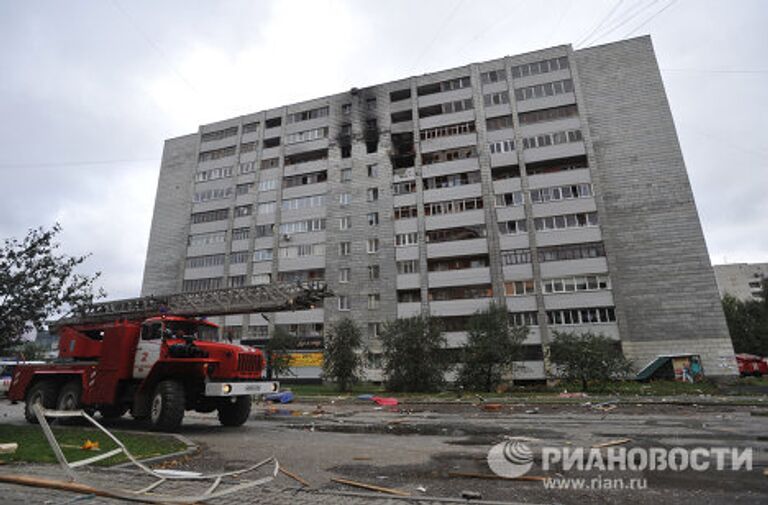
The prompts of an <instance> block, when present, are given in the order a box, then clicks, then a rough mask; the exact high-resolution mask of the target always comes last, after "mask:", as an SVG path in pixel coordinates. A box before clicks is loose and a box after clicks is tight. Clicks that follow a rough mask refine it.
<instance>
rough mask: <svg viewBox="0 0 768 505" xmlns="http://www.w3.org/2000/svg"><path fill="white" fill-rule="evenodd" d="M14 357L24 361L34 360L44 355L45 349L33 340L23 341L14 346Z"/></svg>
mask: <svg viewBox="0 0 768 505" xmlns="http://www.w3.org/2000/svg"><path fill="white" fill-rule="evenodd" d="M15 354H16V357H17V358H18V359H19V360H24V361H36V360H41V359H43V358H44V357H45V349H43V348H42V347H40V346H39V345H37V344H36V343H35V342H24V343H23V344H21V345H20V346H19V347H17V348H16V352H15Z"/></svg>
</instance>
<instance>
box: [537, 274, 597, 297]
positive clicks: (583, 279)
mask: <svg viewBox="0 0 768 505" xmlns="http://www.w3.org/2000/svg"><path fill="white" fill-rule="evenodd" d="M541 286H542V290H543V291H544V293H546V294H551V293H572V292H574V291H601V290H606V289H611V282H610V279H609V277H608V276H607V275H605V274H594V275H580V276H569V277H558V278H554V279H543V280H542V281H541Z"/></svg>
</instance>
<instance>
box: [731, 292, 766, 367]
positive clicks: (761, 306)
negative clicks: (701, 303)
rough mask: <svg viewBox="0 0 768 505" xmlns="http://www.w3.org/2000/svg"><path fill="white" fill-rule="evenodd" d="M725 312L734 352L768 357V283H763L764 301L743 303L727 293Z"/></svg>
mask: <svg viewBox="0 0 768 505" xmlns="http://www.w3.org/2000/svg"><path fill="white" fill-rule="evenodd" d="M723 311H724V312H725V320H726V322H727V323H728V332H729V333H730V334H731V340H732V341H733V349H734V351H736V352H737V353H748V354H757V355H758V356H768V282H765V281H763V292H762V300H747V301H742V300H739V299H738V298H736V297H734V296H732V295H730V294H728V293H726V294H725V296H724V297H723Z"/></svg>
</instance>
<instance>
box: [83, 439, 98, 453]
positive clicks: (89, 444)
mask: <svg viewBox="0 0 768 505" xmlns="http://www.w3.org/2000/svg"><path fill="white" fill-rule="evenodd" d="M80 448H81V449H82V450H84V451H100V450H101V448H100V447H99V442H98V441H93V440H88V439H86V440H85V442H83V445H81V446H80Z"/></svg>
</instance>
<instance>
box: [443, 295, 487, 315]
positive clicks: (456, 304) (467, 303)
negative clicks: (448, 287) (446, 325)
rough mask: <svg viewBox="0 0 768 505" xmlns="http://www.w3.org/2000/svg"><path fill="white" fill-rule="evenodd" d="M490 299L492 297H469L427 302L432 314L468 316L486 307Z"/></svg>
mask: <svg viewBox="0 0 768 505" xmlns="http://www.w3.org/2000/svg"><path fill="white" fill-rule="evenodd" d="M492 300H493V298H471V299H467V300H442V301H436V302H429V311H430V313H431V314H432V315H433V316H469V315H472V314H474V313H475V312H477V311H479V310H483V309H485V308H487V307H488V305H489V304H490V303H491V301H492Z"/></svg>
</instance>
